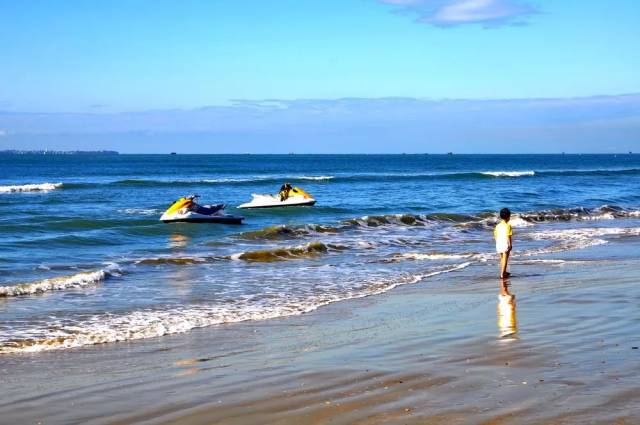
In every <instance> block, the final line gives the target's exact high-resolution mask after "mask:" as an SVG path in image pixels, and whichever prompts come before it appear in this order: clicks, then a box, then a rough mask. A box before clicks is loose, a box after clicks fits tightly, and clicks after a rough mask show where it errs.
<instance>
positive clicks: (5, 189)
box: [0, 183, 63, 193]
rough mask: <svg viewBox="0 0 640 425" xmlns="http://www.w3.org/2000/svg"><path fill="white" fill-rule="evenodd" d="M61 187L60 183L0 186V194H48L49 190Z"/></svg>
mask: <svg viewBox="0 0 640 425" xmlns="http://www.w3.org/2000/svg"><path fill="white" fill-rule="evenodd" d="M62 186H63V184H62V183H38V184H22V185H14V186H0V193H15V192H49V191H51V190H55V189H59V188H61V187H62Z"/></svg>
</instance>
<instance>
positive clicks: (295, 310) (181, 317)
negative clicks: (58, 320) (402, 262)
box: [0, 262, 471, 354]
mask: <svg viewBox="0 0 640 425" xmlns="http://www.w3.org/2000/svg"><path fill="white" fill-rule="evenodd" d="M470 264H471V263H470V262H467V263H462V264H457V265H453V266H446V267H441V268H439V269H437V270H433V271H430V272H426V273H421V274H414V275H411V274H410V275H405V276H402V277H398V278H391V279H388V280H382V281H374V282H370V283H369V284H368V285H365V286H363V287H360V288H358V289H354V290H346V291H344V292H342V293H323V294H318V295H316V296H312V297H306V298H299V297H294V296H292V295H290V294H282V295H281V296H280V297H278V298H277V299H273V298H270V301H269V302H259V303H258V304H256V303H251V302H248V303H236V304H223V305H215V306H211V305H193V306H185V307H178V308H173V309H167V310H159V311H158V310H156V311H154V310H141V311H135V312H131V313H127V314H122V315H114V314H98V315H94V316H91V317H89V318H86V319H83V320H81V321H79V322H77V323H73V324H56V325H51V324H47V326H46V327H43V328H35V329H28V330H21V331H16V332H15V333H14V335H10V336H5V337H3V338H2V339H0V354H10V353H29V352H40V351H49V350H61V349H67V348H74V347H81V346H86V345H95V344H104V343H111V342H120V341H131V340H137V339H144V338H152V337H159V336H164V335H169V334H177V333H184V332H188V331H190V330H192V329H195V328H202V327H207V326H213V325H220V324H226V323H236V322H243V321H258V320H267V319H274V318H278V317H285V316H293V315H300V314H304V313H308V312H311V311H314V310H317V309H318V308H320V307H323V306H325V305H328V304H331V303H334V302H339V301H345V300H349V299H356V298H364V297H368V296H372V295H378V294H381V293H385V292H387V291H389V290H392V289H394V288H396V287H398V286H401V285H406V284H413V283H417V282H420V281H422V280H424V279H427V278H429V277H433V276H437V275H440V274H444V273H450V272H455V271H458V270H461V269H463V268H465V267H467V266H469V265H470Z"/></svg>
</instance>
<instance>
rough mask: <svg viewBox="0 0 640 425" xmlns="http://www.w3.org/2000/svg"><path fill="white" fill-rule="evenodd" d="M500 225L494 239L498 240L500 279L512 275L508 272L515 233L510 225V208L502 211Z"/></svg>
mask: <svg viewBox="0 0 640 425" xmlns="http://www.w3.org/2000/svg"><path fill="white" fill-rule="evenodd" d="M500 219H501V220H500V223H498V224H497V225H496V227H495V229H493V238H494V239H495V240H496V252H497V253H498V254H499V255H500V278H501V279H504V278H507V277H509V275H510V274H511V273H509V272H507V265H508V263H509V254H510V253H511V248H512V245H511V236H512V235H513V231H512V230H511V225H510V224H509V219H511V211H509V209H508V208H503V209H501V210H500Z"/></svg>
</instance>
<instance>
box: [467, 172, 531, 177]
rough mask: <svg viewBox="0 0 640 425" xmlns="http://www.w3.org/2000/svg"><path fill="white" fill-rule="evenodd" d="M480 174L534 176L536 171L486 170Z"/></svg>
mask: <svg viewBox="0 0 640 425" xmlns="http://www.w3.org/2000/svg"><path fill="white" fill-rule="evenodd" d="M480 174H483V175H486V176H492V177H524V176H534V175H535V174H536V172H535V171H484V172H482V173H480Z"/></svg>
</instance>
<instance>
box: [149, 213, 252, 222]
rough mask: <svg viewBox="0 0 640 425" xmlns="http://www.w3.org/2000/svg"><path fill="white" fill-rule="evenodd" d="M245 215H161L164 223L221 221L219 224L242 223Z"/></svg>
mask: <svg viewBox="0 0 640 425" xmlns="http://www.w3.org/2000/svg"><path fill="white" fill-rule="evenodd" d="M242 220H244V217H240V216H237V215H226V214H218V215H203V214H193V213H187V214H171V215H166V214H164V215H163V216H162V217H160V221H162V222H163V223H219V224H242Z"/></svg>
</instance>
